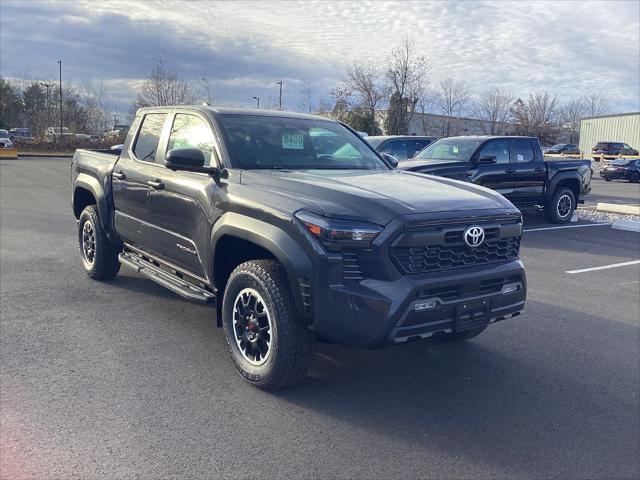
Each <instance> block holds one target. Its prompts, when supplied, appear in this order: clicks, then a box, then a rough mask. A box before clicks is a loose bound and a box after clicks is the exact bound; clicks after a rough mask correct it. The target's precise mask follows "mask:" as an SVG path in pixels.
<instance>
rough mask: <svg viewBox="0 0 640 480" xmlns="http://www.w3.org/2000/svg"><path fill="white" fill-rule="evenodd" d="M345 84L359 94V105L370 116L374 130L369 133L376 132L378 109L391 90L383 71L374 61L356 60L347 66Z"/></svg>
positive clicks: (348, 88) (350, 90)
mask: <svg viewBox="0 0 640 480" xmlns="http://www.w3.org/2000/svg"><path fill="white" fill-rule="evenodd" d="M343 84H344V86H345V88H346V90H347V91H349V92H350V93H352V94H356V95H357V96H358V98H359V102H358V106H359V107H360V108H362V110H364V112H365V113H366V115H368V116H369V118H370V120H369V121H370V123H371V129H372V131H370V132H368V133H370V134H374V133H375V132H374V131H373V130H375V118H376V109H377V108H378V107H379V105H380V103H381V102H382V101H383V100H384V99H385V98H386V97H387V95H388V92H389V87H388V86H387V84H386V83H385V81H384V77H383V75H382V73H381V72H380V70H379V69H378V67H377V66H376V64H375V63H373V62H368V63H364V62H358V61H355V62H353V63H352V64H351V65H350V66H349V67H347V72H346V75H345V78H344V79H343Z"/></svg>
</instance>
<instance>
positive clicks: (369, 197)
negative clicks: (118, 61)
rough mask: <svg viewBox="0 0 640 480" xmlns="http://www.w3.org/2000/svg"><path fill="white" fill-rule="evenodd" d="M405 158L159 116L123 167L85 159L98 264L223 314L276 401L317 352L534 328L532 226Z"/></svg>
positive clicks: (263, 119)
mask: <svg viewBox="0 0 640 480" xmlns="http://www.w3.org/2000/svg"><path fill="white" fill-rule="evenodd" d="M391 160H392V159H390V158H389V157H386V156H384V155H383V154H379V153H377V152H376V151H375V150H374V149H373V148H372V147H370V146H369V145H368V144H367V143H366V142H365V141H364V140H363V139H362V138H361V137H360V136H359V135H357V134H356V133H355V132H354V131H353V130H351V129H349V128H348V127H347V126H345V125H343V124H341V123H338V122H335V121H331V120H328V119H325V118H321V117H314V116H309V115H299V114H293V113H284V112H266V111H263V110H255V111H251V110H228V109H213V108H209V107H175V108H169V107H164V108H149V109H142V110H140V111H139V112H138V114H137V116H136V118H135V120H134V122H133V124H132V126H131V129H130V131H129V134H128V135H127V137H126V140H125V143H124V145H123V148H122V151H121V153H120V155H118V154H114V153H113V152H109V151H101V152H100V151H89V150H78V151H76V153H75V155H74V157H73V161H72V168H71V171H72V184H73V188H72V192H73V199H72V204H73V211H74V213H75V216H76V218H77V219H78V242H79V247H80V253H81V258H82V264H83V266H84V269H85V271H86V273H87V274H88V275H89V276H90V277H92V278H94V279H110V278H113V277H114V276H115V275H116V274H117V272H118V270H119V268H120V265H121V264H126V265H128V266H130V267H132V268H133V269H135V270H136V271H138V272H139V273H140V274H142V275H145V276H147V277H149V278H150V279H152V280H154V281H156V282H158V283H159V284H161V285H164V286H165V287H167V288H169V289H171V290H173V291H174V292H176V293H178V294H180V295H182V296H184V297H186V298H190V299H193V300H199V301H203V302H216V304H217V309H216V315H217V321H218V325H219V326H223V327H224V331H225V334H226V338H227V344H228V346H229V351H230V353H231V358H232V360H233V362H234V364H235V366H236V368H237V370H238V371H239V372H240V374H241V375H242V376H243V377H244V378H246V379H247V380H248V381H249V382H251V383H253V384H255V385H257V386H259V387H261V388H265V389H272V388H277V387H281V386H283V385H287V384H290V383H292V382H294V381H296V380H298V379H300V378H302V377H303V376H304V374H305V371H306V369H307V365H308V364H309V361H310V358H311V349H312V345H313V342H314V340H315V339H322V340H325V341H332V342H336V343H340V344H342V345H346V346H351V347H364V348H374V347H379V346H382V345H386V344H393V343H401V342H406V341H408V340H414V339H420V338H425V337H430V336H435V337H436V338H438V339H439V340H443V341H455V340H463V339H466V338H470V337H473V336H475V335H478V334H479V333H480V332H482V331H483V330H484V329H485V328H486V327H487V325H488V324H489V323H491V322H494V321H498V320H503V319H505V318H509V317H512V316H515V315H518V314H520V312H521V311H522V309H523V307H524V302H525V296H526V279H525V273H524V270H523V266H522V263H521V262H520V260H519V246H520V237H521V232H522V220H521V215H520V212H519V211H518V210H516V209H515V208H514V207H513V205H512V204H511V203H509V202H508V201H507V200H505V199H504V198H503V197H502V196H500V195H498V194H497V193H495V192H492V191H490V190H488V189H485V188H483V187H479V186H476V185H472V184H468V183H462V182H458V181H455V180H450V179H445V178H435V177H431V178H430V177H426V176H424V175H420V174H415V173H410V172H404V171H399V170H395V169H394V168H393V166H392V161H391Z"/></svg>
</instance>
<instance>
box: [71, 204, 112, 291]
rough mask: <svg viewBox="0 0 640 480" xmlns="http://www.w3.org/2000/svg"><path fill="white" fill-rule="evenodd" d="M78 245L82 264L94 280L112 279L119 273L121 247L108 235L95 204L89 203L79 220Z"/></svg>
mask: <svg viewBox="0 0 640 480" xmlns="http://www.w3.org/2000/svg"><path fill="white" fill-rule="evenodd" d="M78 247H79V248H80V257H81V258H82V266H83V267H84V271H85V272H86V274H87V275H89V276H90V277H91V278H93V279H94V280H110V279H112V278H113V277H115V276H116V275H117V274H118V271H119V270H120V261H119V260H118V253H119V249H118V247H117V246H116V245H114V244H113V243H112V242H111V240H109V238H108V237H107V234H106V232H105V231H104V229H103V228H102V224H101V223H100V216H99V215H98V209H97V208H96V206H95V205H89V206H88V207H86V208H85V209H84V210H83V211H82V213H81V214H80V219H79V220H78Z"/></svg>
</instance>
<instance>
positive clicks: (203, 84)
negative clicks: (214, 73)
mask: <svg viewBox="0 0 640 480" xmlns="http://www.w3.org/2000/svg"><path fill="white" fill-rule="evenodd" d="M212 90H213V88H211V81H210V80H209V77H207V74H206V73H203V74H202V77H200V80H199V81H198V93H199V94H200V96H201V97H202V98H204V100H205V101H206V102H207V103H208V104H209V105H213V102H214V98H213V92H212Z"/></svg>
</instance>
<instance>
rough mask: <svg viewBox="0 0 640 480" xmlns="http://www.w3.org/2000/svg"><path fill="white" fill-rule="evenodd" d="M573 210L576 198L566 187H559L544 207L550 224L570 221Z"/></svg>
mask: <svg viewBox="0 0 640 480" xmlns="http://www.w3.org/2000/svg"><path fill="white" fill-rule="evenodd" d="M575 209H576V197H575V196H574V195H573V191H571V189H570V188H567V187H559V188H558V189H557V190H556V192H555V193H554V194H553V197H551V199H550V200H549V201H548V202H547V203H546V205H545V207H544V211H545V214H546V216H547V219H548V220H549V221H550V222H552V223H567V222H569V221H571V217H572V215H573V212H574V210H575Z"/></svg>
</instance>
